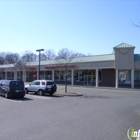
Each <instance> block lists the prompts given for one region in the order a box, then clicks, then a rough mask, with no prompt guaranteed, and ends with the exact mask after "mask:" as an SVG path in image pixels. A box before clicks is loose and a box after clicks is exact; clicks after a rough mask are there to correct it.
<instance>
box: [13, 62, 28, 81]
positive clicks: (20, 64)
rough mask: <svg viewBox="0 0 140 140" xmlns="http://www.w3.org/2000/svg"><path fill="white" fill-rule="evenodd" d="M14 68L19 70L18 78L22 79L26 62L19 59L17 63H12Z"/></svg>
mask: <svg viewBox="0 0 140 140" xmlns="http://www.w3.org/2000/svg"><path fill="white" fill-rule="evenodd" d="M14 69H15V70H16V71H19V75H17V76H18V80H23V72H24V70H25V69H26V62H24V61H22V60H19V61H18V62H17V63H15V64H14Z"/></svg>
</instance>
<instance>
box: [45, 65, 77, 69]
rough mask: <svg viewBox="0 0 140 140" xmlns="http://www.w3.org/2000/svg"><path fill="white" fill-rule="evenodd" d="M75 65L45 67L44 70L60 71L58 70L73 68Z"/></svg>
mask: <svg viewBox="0 0 140 140" xmlns="http://www.w3.org/2000/svg"><path fill="white" fill-rule="evenodd" d="M74 67H76V65H74V64H71V65H65V64H64V65H54V66H46V67H45V69H60V68H74Z"/></svg>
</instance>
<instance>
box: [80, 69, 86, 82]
mask: <svg viewBox="0 0 140 140" xmlns="http://www.w3.org/2000/svg"><path fill="white" fill-rule="evenodd" d="M84 74H85V73H84V70H79V81H84Z"/></svg>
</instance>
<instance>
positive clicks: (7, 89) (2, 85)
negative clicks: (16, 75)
mask: <svg viewBox="0 0 140 140" xmlns="http://www.w3.org/2000/svg"><path fill="white" fill-rule="evenodd" d="M0 95H3V96H5V98H9V97H21V98H23V97H24V96H25V90H24V82H23V81H15V80H0Z"/></svg>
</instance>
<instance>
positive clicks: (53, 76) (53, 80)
mask: <svg viewBox="0 0 140 140" xmlns="http://www.w3.org/2000/svg"><path fill="white" fill-rule="evenodd" d="M52 80H53V81H54V70H52Z"/></svg>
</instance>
